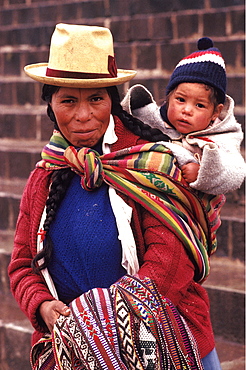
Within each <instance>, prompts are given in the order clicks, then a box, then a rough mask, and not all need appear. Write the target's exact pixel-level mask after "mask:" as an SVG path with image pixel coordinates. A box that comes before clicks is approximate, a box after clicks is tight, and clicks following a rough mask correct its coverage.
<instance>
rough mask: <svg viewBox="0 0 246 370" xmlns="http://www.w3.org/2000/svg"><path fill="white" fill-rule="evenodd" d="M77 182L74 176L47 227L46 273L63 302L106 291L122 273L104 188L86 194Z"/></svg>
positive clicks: (111, 214) (110, 211)
mask: <svg viewBox="0 0 246 370" xmlns="http://www.w3.org/2000/svg"><path fill="white" fill-rule="evenodd" d="M80 180H81V178H80V177H79V176H78V175H75V176H74V178H73V180H72V182H71V185H70V186H69V188H68V190H67V192H66V196H65V198H64V200H63V201H62V203H61V205H60V207H59V209H58V211H57V214H56V217H55V220H54V221H53V222H52V225H51V227H50V236H51V238H52V241H53V244H54V248H53V252H52V258H51V262H50V264H49V268H48V269H49V273H50V275H51V277H52V279H53V281H54V284H55V287H56V289H57V293H58V296H59V299H60V300H62V301H64V302H69V301H71V300H72V299H74V298H76V297H78V296H79V295H80V294H82V293H84V292H86V291H87V290H89V289H92V288H95V287H102V288H107V287H109V286H110V285H111V284H112V283H114V282H115V281H117V280H118V279H119V278H120V277H121V276H123V275H124V274H125V273H126V271H125V269H124V268H123V267H122V266H121V258H122V248H121V242H120V241H119V239H118V231H117V226H116V221H115V216H114V214H113V211H112V208H111V204H110V200H109V195H108V186H107V185H106V184H103V185H102V186H101V187H100V188H98V189H96V190H94V191H87V190H84V189H83V188H82V187H81V185H80Z"/></svg>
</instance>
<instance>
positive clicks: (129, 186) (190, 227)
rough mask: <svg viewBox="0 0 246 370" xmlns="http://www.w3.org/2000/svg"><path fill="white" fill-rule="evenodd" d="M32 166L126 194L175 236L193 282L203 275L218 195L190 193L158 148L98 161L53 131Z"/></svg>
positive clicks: (89, 151)
mask: <svg viewBox="0 0 246 370" xmlns="http://www.w3.org/2000/svg"><path fill="white" fill-rule="evenodd" d="M37 167H42V168H44V169H46V170H56V169H61V168H66V167H71V168H72V170H73V171H75V172H76V173H77V174H79V175H80V176H81V179H82V180H81V184H82V186H83V188H85V189H86V190H88V191H91V190H93V189H94V188H96V187H99V186H100V185H101V184H102V182H103V181H105V182H106V183H107V184H109V185H110V186H112V187H113V188H115V189H116V190H118V191H120V192H122V193H124V194H126V195H127V196H128V197H130V198H131V199H133V200H134V201H136V202H138V203H140V204H141V205H142V206H143V207H144V208H146V209H147V210H148V211H149V212H151V213H152V214H153V215H154V216H155V217H157V218H158V219H159V220H160V221H161V222H163V224H165V225H166V226H167V227H169V229H170V230H172V231H173V232H174V233H175V234H176V235H177V236H178V237H179V239H180V240H181V241H182V243H183V244H184V246H185V248H186V249H187V251H188V253H189V256H190V258H191V260H192V261H193V263H194V266H195V280H196V281H199V282H202V281H203V280H204V279H205V278H206V277H207V276H208V274H209V256H210V255H211V253H213V252H214V251H215V249H216V246H217V243H216V231H217V229H218V227H219V226H220V217H219V216H220V209H221V207H222V205H223V204H224V196H223V195H221V196H213V195H208V194H204V193H201V192H198V191H195V190H192V189H191V188H190V187H189V186H188V185H187V184H186V183H185V181H184V180H183V179H182V174H181V170H180V169H179V168H178V167H177V165H176V159H175V157H174V155H173V154H172V152H171V151H170V150H169V149H167V148H166V147H165V146H164V145H163V144H158V143H147V144H142V145H137V146H133V147H130V148H126V149H122V150H119V151H117V152H111V153H109V154H103V155H101V156H100V155H99V154H98V153H97V152H96V151H94V150H92V149H90V148H81V149H79V150H77V149H75V148H74V147H72V146H69V144H68V143H67V142H66V140H65V139H64V138H63V137H62V136H61V134H60V133H59V132H58V131H54V134H53V136H52V138H51V141H50V143H49V144H48V145H46V146H45V147H44V149H43V152H42V160H41V161H40V162H38V163H37Z"/></svg>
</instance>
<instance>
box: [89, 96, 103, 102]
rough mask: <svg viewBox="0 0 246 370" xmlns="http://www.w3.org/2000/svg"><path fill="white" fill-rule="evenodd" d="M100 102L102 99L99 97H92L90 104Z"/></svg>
mask: <svg viewBox="0 0 246 370" xmlns="http://www.w3.org/2000/svg"><path fill="white" fill-rule="evenodd" d="M101 100H102V97H101V96H94V97H93V98H91V101H92V102H99V101H101Z"/></svg>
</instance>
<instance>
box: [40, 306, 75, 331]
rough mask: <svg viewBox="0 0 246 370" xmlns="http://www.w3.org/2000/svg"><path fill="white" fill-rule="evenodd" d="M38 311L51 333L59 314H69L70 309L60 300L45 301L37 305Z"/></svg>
mask: <svg viewBox="0 0 246 370" xmlns="http://www.w3.org/2000/svg"><path fill="white" fill-rule="evenodd" d="M39 313H40V315H41V317H42V319H43V320H44V322H45V324H46V325H47V327H48V329H49V331H50V332H51V333H52V330H53V327H54V324H55V322H56V320H57V319H58V317H59V316H60V315H63V316H69V314H70V309H69V307H67V306H66V305H65V304H64V303H63V302H61V301H57V300H54V301H45V302H43V303H41V305H40V307H39Z"/></svg>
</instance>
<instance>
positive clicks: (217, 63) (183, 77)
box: [166, 37, 226, 103]
mask: <svg viewBox="0 0 246 370" xmlns="http://www.w3.org/2000/svg"><path fill="white" fill-rule="evenodd" d="M197 47H198V50H197V51H195V52H194V53H191V54H190V55H188V56H187V57H185V58H183V59H182V60H181V61H180V62H179V63H178V64H177V65H176V67H175V69H174V71H173V73H172V75H171V78H170V80H169V83H168V85H167V90H166V93H167V94H169V92H170V91H172V90H173V89H174V88H175V87H176V86H177V85H179V84H180V83H183V82H193V83H196V82H197V83H204V84H206V85H209V86H212V87H214V88H215V89H216V90H217V91H218V93H219V97H220V102H221V103H224V101H225V94H226V71H225V62H224V59H223V57H222V55H221V53H220V51H219V49H217V48H215V47H214V46H213V41H212V40H211V39H210V38H208V37H203V38H201V39H199V40H198V42H197Z"/></svg>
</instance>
